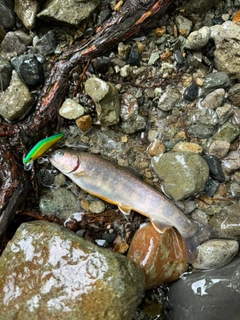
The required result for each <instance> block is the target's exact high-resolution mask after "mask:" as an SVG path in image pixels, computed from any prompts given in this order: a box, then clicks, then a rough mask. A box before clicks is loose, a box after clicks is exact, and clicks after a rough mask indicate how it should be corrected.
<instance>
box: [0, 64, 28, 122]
mask: <svg viewBox="0 0 240 320" xmlns="http://www.w3.org/2000/svg"><path fill="white" fill-rule="evenodd" d="M32 103H33V98H32V95H31V93H30V92H29V89H28V87H27V86H26V85H25V83H23V81H22V80H21V79H20V77H19V76H18V74H17V73H16V71H15V70H13V72H12V78H11V82H10V85H9V87H8V88H7V89H6V90H5V91H4V93H3V95H2V97H1V101H0V114H1V115H2V116H3V117H4V118H6V119H7V120H8V121H14V120H17V119H19V118H20V117H21V116H23V115H24V114H25V112H26V111H27V110H28V108H29V107H30V106H31V104H32Z"/></svg>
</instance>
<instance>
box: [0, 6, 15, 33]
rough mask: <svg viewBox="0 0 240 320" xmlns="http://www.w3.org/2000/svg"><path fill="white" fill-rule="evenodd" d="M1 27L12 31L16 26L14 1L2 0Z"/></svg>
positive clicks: (0, 8) (0, 9) (0, 10)
mask: <svg viewBox="0 0 240 320" xmlns="http://www.w3.org/2000/svg"><path fill="white" fill-rule="evenodd" d="M0 25H1V26H3V27H4V28H5V29H12V28H13V27H14V26H15V14H14V9H13V0H0Z"/></svg>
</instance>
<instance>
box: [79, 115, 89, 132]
mask: <svg viewBox="0 0 240 320" xmlns="http://www.w3.org/2000/svg"><path fill="white" fill-rule="evenodd" d="M76 125H77V126H78V128H79V129H81V130H82V131H83V132H86V131H88V130H89V129H90V128H91V127H92V117H91V116H90V115H89V114H86V115H85V116H82V117H80V118H78V119H77V120H76Z"/></svg>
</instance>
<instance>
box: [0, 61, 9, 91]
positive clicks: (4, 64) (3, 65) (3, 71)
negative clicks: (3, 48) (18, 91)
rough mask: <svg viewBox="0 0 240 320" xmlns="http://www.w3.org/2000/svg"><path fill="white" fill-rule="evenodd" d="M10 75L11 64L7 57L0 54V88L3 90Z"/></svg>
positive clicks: (7, 84) (7, 83)
mask: <svg viewBox="0 0 240 320" xmlns="http://www.w3.org/2000/svg"><path fill="white" fill-rule="evenodd" d="M11 76H12V66H11V64H10V63H9V62H8V60H7V59H5V58H3V57H2V56H0V77H1V81H0V90H1V91H4V90H6V89H7V87H8V86H9V83H10V80H11Z"/></svg>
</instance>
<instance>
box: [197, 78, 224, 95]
mask: <svg viewBox="0 0 240 320" xmlns="http://www.w3.org/2000/svg"><path fill="white" fill-rule="evenodd" d="M229 85H230V79H229V76H228V74H227V73H225V72H213V73H209V74H207V75H206V76H205V82H204V84H203V86H202V87H201V89H200V91H199V95H200V97H205V96H206V95H207V94H209V93H211V92H213V91H214V90H216V89H218V88H227V87H228V86H229Z"/></svg>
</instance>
